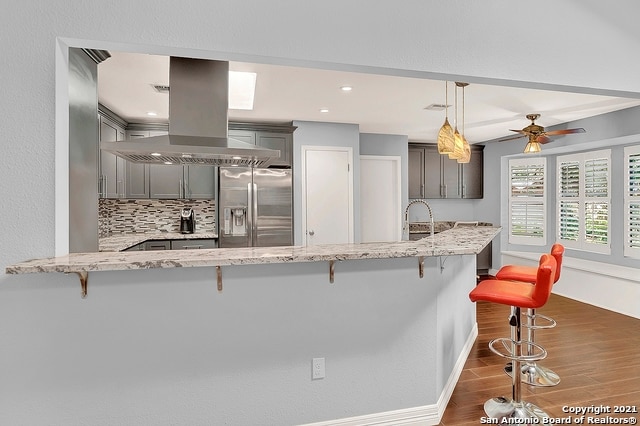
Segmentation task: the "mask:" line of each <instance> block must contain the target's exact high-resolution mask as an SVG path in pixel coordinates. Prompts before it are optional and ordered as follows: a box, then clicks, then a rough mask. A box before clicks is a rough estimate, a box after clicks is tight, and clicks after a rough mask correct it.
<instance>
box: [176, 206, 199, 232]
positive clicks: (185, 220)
mask: <svg viewBox="0 0 640 426" xmlns="http://www.w3.org/2000/svg"><path fill="white" fill-rule="evenodd" d="M195 231H196V214H195V212H194V211H193V209H192V208H189V207H185V208H183V209H182V211H181V212H180V232H181V233H183V234H193V233H194V232H195Z"/></svg>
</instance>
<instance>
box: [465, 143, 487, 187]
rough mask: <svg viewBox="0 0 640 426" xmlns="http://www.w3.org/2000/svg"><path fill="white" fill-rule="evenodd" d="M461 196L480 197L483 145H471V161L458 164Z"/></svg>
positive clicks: (482, 181)
mask: <svg viewBox="0 0 640 426" xmlns="http://www.w3.org/2000/svg"><path fill="white" fill-rule="evenodd" d="M460 168H461V172H462V187H461V189H462V198H482V197H483V196H484V194H483V187H484V147H483V146H476V145H471V161H469V163H467V164H461V165H460Z"/></svg>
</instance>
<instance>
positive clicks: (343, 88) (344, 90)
mask: <svg viewBox="0 0 640 426" xmlns="http://www.w3.org/2000/svg"><path fill="white" fill-rule="evenodd" d="M340 90H342V91H343V92H350V91H352V90H353V87H351V86H342V87H341V88H340Z"/></svg>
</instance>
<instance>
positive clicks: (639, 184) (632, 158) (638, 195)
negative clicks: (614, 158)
mask: <svg viewBox="0 0 640 426" xmlns="http://www.w3.org/2000/svg"><path fill="white" fill-rule="evenodd" d="M624 164H625V182H626V188H625V194H624V198H625V203H624V205H625V231H626V232H625V242H624V255H625V256H629V257H635V258H640V146H631V147H626V148H625V149H624Z"/></svg>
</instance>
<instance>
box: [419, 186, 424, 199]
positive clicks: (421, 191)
mask: <svg viewBox="0 0 640 426" xmlns="http://www.w3.org/2000/svg"><path fill="white" fill-rule="evenodd" d="M420 196H421V197H423V198H424V184H422V185H420Z"/></svg>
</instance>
